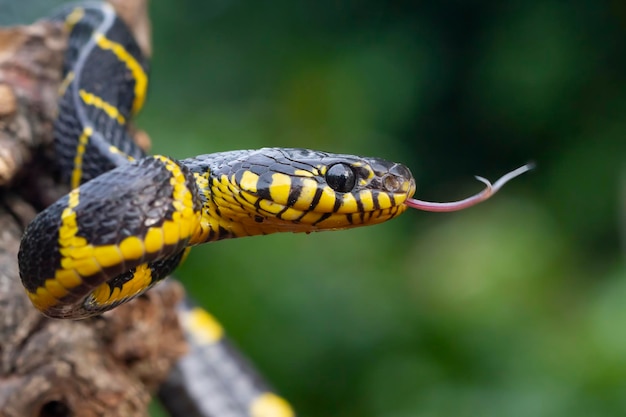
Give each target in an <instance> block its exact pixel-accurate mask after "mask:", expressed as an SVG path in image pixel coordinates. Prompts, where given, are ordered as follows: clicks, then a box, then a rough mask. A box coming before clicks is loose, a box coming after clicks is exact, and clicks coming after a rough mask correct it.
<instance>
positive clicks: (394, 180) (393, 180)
mask: <svg viewBox="0 0 626 417" xmlns="http://www.w3.org/2000/svg"><path fill="white" fill-rule="evenodd" d="M401 186H402V181H400V179H399V178H398V177H396V176H395V175H392V174H387V175H385V176H384V177H383V188H384V189H385V190H386V191H389V192H391V193H393V192H396V191H398V190H399V189H400V187H401Z"/></svg>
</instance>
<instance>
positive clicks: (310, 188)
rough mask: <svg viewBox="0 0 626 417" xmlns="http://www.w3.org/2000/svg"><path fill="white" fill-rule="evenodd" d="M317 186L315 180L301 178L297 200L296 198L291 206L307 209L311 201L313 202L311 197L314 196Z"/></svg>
mask: <svg viewBox="0 0 626 417" xmlns="http://www.w3.org/2000/svg"><path fill="white" fill-rule="evenodd" d="M318 186H319V185H318V184H317V182H316V181H315V180H313V179H309V178H304V179H302V188H301V191H300V195H299V196H298V200H296V202H295V204H294V205H293V207H294V208H297V209H300V210H309V209H310V207H311V203H312V202H313V198H315V192H316V191H317V187H318Z"/></svg>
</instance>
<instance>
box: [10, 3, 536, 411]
mask: <svg viewBox="0 0 626 417" xmlns="http://www.w3.org/2000/svg"><path fill="white" fill-rule="evenodd" d="M48 20H52V21H55V22H58V23H60V24H63V25H64V26H65V28H66V29H67V31H68V33H69V40H68V46H67V50H66V52H65V58H64V63H63V68H62V74H63V76H62V82H61V83H60V86H59V101H58V115H57V117H56V120H55V122H54V135H53V136H54V147H55V165H56V167H57V168H58V172H59V173H60V179H61V181H62V182H63V183H65V184H67V186H68V187H69V192H68V194H66V195H65V196H63V197H61V198H60V199H59V200H57V201H56V202H54V203H52V204H51V205H49V206H48V207H47V208H45V209H44V210H43V211H41V212H40V213H38V214H37V216H36V217H35V218H34V219H33V221H32V222H30V223H29V224H28V225H27V226H26V228H25V231H24V234H23V237H22V240H21V243H20V248H19V252H18V266H19V273H20V278H21V281H22V284H23V285H24V287H25V289H26V294H27V295H28V298H29V299H30V301H31V302H32V304H33V306H34V307H36V308H37V309H38V310H39V311H41V312H42V313H43V314H44V315H46V316H48V317H51V318H59V319H86V318H89V317H92V316H97V315H100V314H102V313H104V312H106V311H108V310H111V309H113V308H114V307H116V306H118V305H120V304H123V303H126V302H128V301H130V300H132V299H133V298H135V297H137V296H139V295H141V294H143V293H144V292H145V291H147V290H148V289H150V288H151V287H153V286H154V285H156V284H157V283H159V282H161V281H162V280H163V279H165V278H166V277H167V276H169V275H170V274H172V272H173V271H174V270H175V269H176V268H177V267H178V265H179V264H180V263H181V262H183V261H184V259H185V257H186V256H187V254H188V253H189V250H190V248H191V247H193V246H196V245H200V244H204V243H209V242H216V241H219V240H223V239H232V238H239V237H246V236H259V235H267V234H272V233H278V232H295V233H297V232H303V233H310V232H314V231H323V230H340V229H348V228H353V227H358V226H367V225H371V224H377V223H382V222H385V221H388V220H390V219H393V218H396V217H397V216H399V215H400V214H402V213H403V212H405V211H406V210H407V208H416V209H421V210H428V211H454V210H460V209H463V208H466V207H470V206H472V205H474V204H476V203H478V202H481V201H484V200H485V199H487V198H489V197H490V196H491V195H493V194H494V193H495V192H497V191H498V190H499V189H500V188H501V187H502V186H503V185H504V184H505V183H506V182H507V181H509V180H510V179H512V178H514V177H516V176H518V175H520V174H521V173H523V172H526V171H528V170H529V169H531V165H525V166H523V167H521V168H518V169H517V170H515V171H512V172H510V173H508V174H506V175H505V176H503V177H502V178H500V179H499V180H498V181H497V182H496V183H494V185H492V184H491V183H490V182H488V181H487V180H485V179H484V178H482V177H477V178H478V179H479V180H480V181H482V182H484V183H485V184H486V188H485V189H484V190H483V191H482V192H480V193H478V194H476V195H474V196H472V197H469V198H467V199H464V200H461V201H457V202H451V203H433V202H427V201H422V200H417V199H414V198H413V195H414V193H415V190H416V182H415V179H414V177H413V175H412V174H411V171H410V170H409V168H408V167H407V166H405V165H403V164H400V163H396V162H391V161H387V160H384V159H381V158H378V157H361V156H355V155H345V154H335V153H329V152H322V151H316V150H310V149H302V148H276V147H274V148H262V149H256V150H236V151H227V152H218V153H210V154H205V155H199V156H195V157H191V158H187V159H182V160H178V159H174V158H171V157H168V156H164V155H148V154H147V153H146V152H145V151H144V150H143V149H142V148H141V147H140V146H139V145H138V144H137V143H136V142H135V140H134V139H133V134H132V129H131V126H130V125H131V121H132V118H133V117H134V116H135V115H136V114H137V113H138V112H139V111H140V110H141V108H142V107H143V104H144V102H145V99H146V94H147V90H148V72H149V63H148V60H147V58H146V57H145V56H144V55H143V54H142V51H141V49H140V47H139V45H138V44H137V42H136V41H135V39H134V37H133V35H132V33H131V31H130V29H129V28H128V27H127V26H126V24H125V23H124V21H123V20H122V19H121V18H120V17H119V16H118V15H117V14H116V12H115V10H114V8H113V7H112V6H110V5H109V4H107V3H101V2H87V3H80V4H78V5H71V6H68V7H65V8H63V9H61V10H60V11H59V12H58V13H56V14H55V15H53V16H51V17H49V18H48ZM180 317H181V322H182V327H183V328H184V329H185V332H186V337H187V338H188V341H189V345H190V353H189V354H188V355H186V356H185V357H183V358H182V359H181V360H180V361H179V363H177V364H176V367H175V369H174V370H173V372H172V375H171V376H170V378H169V379H168V381H167V382H166V383H165V384H164V387H162V388H163V390H164V395H163V396H162V397H161V399H162V401H163V402H164V404H166V405H168V408H170V409H171V410H172V411H175V412H176V415H188V416H191V415H193V416H207V415H210V416H214V415H223V413H224V412H225V410H230V411H228V412H229V413H231V414H228V415H233V416H243V415H246V416H248V415H250V416H254V417H257V416H258V417H260V416H264V417H265V416H272V417H293V416H294V412H293V410H292V408H291V406H290V405H289V404H288V403H287V402H286V401H285V400H284V399H282V398H281V397H279V396H278V395H276V394H274V393H273V392H272V390H271V389H270V388H269V387H268V386H267V385H266V384H265V383H264V382H263V381H262V378H260V377H259V376H258V375H257V374H256V373H255V371H254V370H253V369H252V368H251V367H250V365H249V363H248V362H247V361H246V360H245V359H243V358H242V357H241V355H240V354H239V353H238V352H237V351H236V349H234V348H233V346H232V345H231V344H230V343H229V342H228V340H226V339H225V337H224V334H223V329H222V328H221V326H220V325H219V323H217V322H216V321H215V320H214V318H213V317H212V316H211V315H210V314H209V313H208V312H206V311H204V310H203V309H201V308H199V307H195V306H193V305H190V304H188V302H187V300H185V301H184V302H183V303H182V304H181V306H180ZM207 387H211V388H210V390H211V395H207V389H208V388H207ZM171 392H175V393H178V394H176V395H174V396H172V395H171ZM181 392H184V394H181ZM235 410H238V411H235Z"/></svg>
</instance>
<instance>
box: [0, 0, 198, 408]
mask: <svg viewBox="0 0 626 417" xmlns="http://www.w3.org/2000/svg"><path fill="white" fill-rule="evenodd" d="M119 3H120V4H121V3H124V10H123V11H121V12H122V13H123V16H124V18H125V19H126V21H127V22H129V23H130V25H131V27H132V29H133V30H134V31H135V32H136V33H137V34H138V38H139V39H143V40H142V41H141V42H142V47H143V48H147V49H146V50H147V51H149V41H148V40H149V27H150V25H149V21H148V18H147V15H146V2H145V1H143V0H137V1H130V0H127V1H120V2H119ZM66 41H67V33H66V32H65V31H64V29H63V27H62V25H57V24H53V23H50V22H45V21H41V22H38V23H35V24H33V25H31V26H23V27H15V28H0V187H1V188H0V190H1V191H0V193H1V194H0V417H18V416H19V417H30V416H41V417H44V416H87V417H90V416H124V417H134V416H147V415H148V414H147V406H148V403H149V401H150V398H151V393H153V392H154V390H155V389H156V388H157V387H158V386H159V385H160V383H161V382H162V381H163V380H164V379H165V377H166V376H167V374H168V372H169V370H170V368H171V367H172V365H173V363H174V362H175V361H176V360H177V359H178V358H179V357H180V356H182V355H183V354H184V352H185V349H186V344H185V341H184V337H183V335H182V331H181V328H180V326H179V322H178V317H177V312H176V306H177V305H178V303H179V302H180V301H181V299H182V298H183V295H184V294H183V289H182V287H181V286H180V285H179V284H178V283H176V282H171V281H170V282H169V283H167V284H164V285H160V286H158V287H157V288H155V289H153V290H152V291H150V292H148V293H147V294H146V295H145V296H142V297H139V298H137V299H136V300H134V301H133V302H130V303H127V304H126V305H123V306H121V307H119V308H117V309H115V310H114V311H111V312H109V313H106V314H104V315H102V316H99V317H96V318H93V319H88V320H83V321H69V320H53V319H48V318H46V317H44V316H42V315H41V314H40V313H39V312H38V311H37V310H35V309H34V308H33V307H32V305H31V304H30V301H29V300H28V298H27V296H26V294H25V292H24V289H23V287H22V285H21V283H20V278H19V272H18V267H17V252H18V248H19V242H20V237H21V234H22V232H23V228H24V226H25V225H26V224H28V222H29V221H30V220H32V218H33V217H34V216H35V214H36V212H37V211H38V210H40V209H42V208H43V207H45V206H46V205H48V204H50V203H51V202H52V201H54V200H56V199H57V198H58V197H60V196H61V195H63V194H65V193H67V191H68V189H67V188H66V187H65V186H63V185H61V184H58V183H57V182H56V172H55V169H54V155H53V150H52V136H51V135H52V125H53V120H54V117H55V114H56V109H57V104H56V103H57V88H58V85H59V82H60V80H61V63H62V59H63V52H64V48H65V45H66ZM142 137H144V138H145V134H143V135H142ZM146 146H147V145H146Z"/></svg>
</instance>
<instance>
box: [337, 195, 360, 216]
mask: <svg viewBox="0 0 626 417" xmlns="http://www.w3.org/2000/svg"><path fill="white" fill-rule="evenodd" d="M358 210H359V206H358V204H357V200H356V198H355V197H354V194H352V193H346V194H344V195H343V197H342V198H341V206H339V210H337V213H356V212H358Z"/></svg>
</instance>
